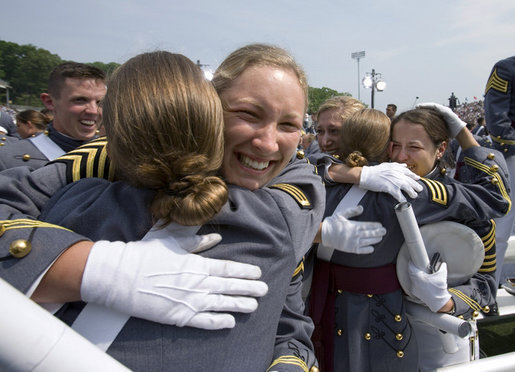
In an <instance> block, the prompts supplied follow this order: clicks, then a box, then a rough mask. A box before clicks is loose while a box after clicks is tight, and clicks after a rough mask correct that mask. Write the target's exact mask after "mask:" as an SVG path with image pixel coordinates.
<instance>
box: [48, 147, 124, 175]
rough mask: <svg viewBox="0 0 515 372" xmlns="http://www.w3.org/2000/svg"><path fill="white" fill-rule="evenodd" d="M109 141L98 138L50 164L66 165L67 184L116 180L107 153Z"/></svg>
mask: <svg viewBox="0 0 515 372" xmlns="http://www.w3.org/2000/svg"><path fill="white" fill-rule="evenodd" d="M106 145H107V139H106V138H105V137H100V138H97V139H95V140H93V141H90V142H88V143H86V144H84V145H82V146H79V147H77V148H76V149H75V150H72V151H70V152H68V153H66V154H64V155H63V156H60V157H59V158H57V159H55V160H53V161H52V162H50V163H64V164H66V182H68V183H72V182H75V181H78V180H80V179H82V178H92V177H97V178H105V179H107V180H109V181H112V180H113V179H114V166H113V165H112V164H111V162H110V161H109V158H108V157H107V151H106Z"/></svg>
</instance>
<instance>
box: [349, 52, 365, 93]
mask: <svg viewBox="0 0 515 372" xmlns="http://www.w3.org/2000/svg"><path fill="white" fill-rule="evenodd" d="M350 56H351V57H352V59H355V60H357V61H358V99H359V100H360V101H361V97H360V90H361V87H360V85H359V60H360V58H365V51H364V50H362V51H361V52H354V53H352V54H351V55H350Z"/></svg>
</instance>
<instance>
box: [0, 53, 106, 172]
mask: <svg viewBox="0 0 515 372" xmlns="http://www.w3.org/2000/svg"><path fill="white" fill-rule="evenodd" d="M105 92H106V86H105V73H104V72H103V71H102V70H100V69H98V68H96V67H94V66H89V65H86V64H82V63H76V62H66V63H63V64H60V65H58V66H57V67H56V68H55V69H54V70H53V71H52V72H51V73H50V76H49V80H48V93H42V94H41V100H42V102H43V104H44V105H45V106H46V107H47V108H48V109H49V110H51V111H52V112H53V113H54V120H53V121H52V122H51V123H50V125H49V127H48V130H46V131H45V132H44V133H41V134H40V135H38V136H36V137H31V138H28V139H23V140H19V141H12V143H6V144H5V145H4V146H2V147H1V148H0V170H4V169H8V168H12V167H17V166H20V165H27V166H29V167H31V168H32V169H36V168H39V167H41V166H43V165H45V164H46V163H47V162H48V161H49V160H53V159H56V158H57V157H59V156H61V155H63V154H64V153H66V152H68V151H71V150H73V149H75V148H77V147H78V146H80V145H82V144H83V143H85V142H87V141H89V140H91V139H92V138H94V137H95V136H96V134H97V130H98V126H99V125H100V122H101V119H102V108H101V107H100V105H99V103H100V101H101V100H102V98H103V97H104V95H105Z"/></svg>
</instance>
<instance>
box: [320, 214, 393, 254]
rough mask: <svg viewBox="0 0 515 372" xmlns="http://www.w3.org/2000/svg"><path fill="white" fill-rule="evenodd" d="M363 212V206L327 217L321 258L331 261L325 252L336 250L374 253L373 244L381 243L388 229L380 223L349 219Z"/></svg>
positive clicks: (323, 225)
mask: <svg viewBox="0 0 515 372" xmlns="http://www.w3.org/2000/svg"><path fill="white" fill-rule="evenodd" d="M362 212H363V207H362V206H357V207H353V208H349V209H346V210H344V211H342V212H337V213H336V214H334V215H332V216H330V217H327V218H326V219H325V220H324V221H323V222H322V247H319V253H318V255H319V257H320V258H322V259H330V255H331V254H332V253H331V254H328V253H327V252H325V250H327V249H328V248H330V249H333V250H334V249H336V250H338V251H341V252H346V253H354V254H370V253H373V252H374V247H372V246H371V245H372V244H377V243H379V242H380V241H381V240H382V238H383V236H384V235H385V234H386V229H385V228H384V227H383V225H382V224H381V223H379V222H367V221H353V220H349V219H348V218H347V217H356V216H359V215H361V213H362Z"/></svg>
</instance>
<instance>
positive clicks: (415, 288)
mask: <svg viewBox="0 0 515 372" xmlns="http://www.w3.org/2000/svg"><path fill="white" fill-rule="evenodd" d="M408 274H409V277H410V280H411V293H412V294H413V295H414V296H415V297H417V298H418V299H420V300H421V301H422V302H423V303H425V304H426V305H427V307H429V309H431V311H432V312H434V313H436V312H437V311H438V310H440V309H441V308H442V307H443V306H444V305H445V304H446V303H447V302H448V301H449V299H450V298H451V295H450V293H449V291H447V264H446V263H445V262H442V265H441V266H440V269H439V270H438V271H437V272H435V273H433V274H430V273H427V272H425V271H424V270H422V269H419V268H418V267H417V266H415V264H414V263H413V261H411V260H410V261H409V262H408Z"/></svg>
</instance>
